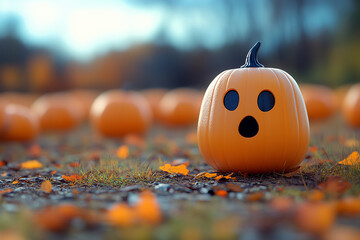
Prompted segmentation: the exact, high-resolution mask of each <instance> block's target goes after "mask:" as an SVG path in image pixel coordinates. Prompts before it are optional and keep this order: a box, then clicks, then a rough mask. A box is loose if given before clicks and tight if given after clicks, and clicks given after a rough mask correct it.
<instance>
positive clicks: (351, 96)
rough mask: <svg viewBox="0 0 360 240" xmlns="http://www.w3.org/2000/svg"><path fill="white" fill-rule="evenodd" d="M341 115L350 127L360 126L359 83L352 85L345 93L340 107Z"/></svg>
mask: <svg viewBox="0 0 360 240" xmlns="http://www.w3.org/2000/svg"><path fill="white" fill-rule="evenodd" d="M342 113H343V116H344V118H345V121H346V122H347V123H348V124H349V125H350V126H353V127H359V126H360V83H358V84H355V85H353V86H352V87H351V88H350V89H349V91H348V92H347V94H346V96H345V99H344V102H343V105H342Z"/></svg>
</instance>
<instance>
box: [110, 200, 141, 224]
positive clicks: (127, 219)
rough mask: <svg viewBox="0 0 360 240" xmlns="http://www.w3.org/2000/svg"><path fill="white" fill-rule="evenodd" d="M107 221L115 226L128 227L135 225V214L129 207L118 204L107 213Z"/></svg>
mask: <svg viewBox="0 0 360 240" xmlns="http://www.w3.org/2000/svg"><path fill="white" fill-rule="evenodd" d="M106 220H107V221H108V222H109V223H110V224H112V225H114V226H119V227H128V226H130V225H131V224H133V223H134V214H133V211H132V209H131V208H130V207H129V206H128V205H126V204H124V203H118V204H115V205H113V206H112V207H111V208H110V209H109V210H108V211H107V213H106Z"/></svg>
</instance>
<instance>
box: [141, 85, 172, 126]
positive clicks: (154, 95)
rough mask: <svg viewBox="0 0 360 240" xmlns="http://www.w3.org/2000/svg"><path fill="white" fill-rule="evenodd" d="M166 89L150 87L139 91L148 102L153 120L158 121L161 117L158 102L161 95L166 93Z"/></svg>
mask: <svg viewBox="0 0 360 240" xmlns="http://www.w3.org/2000/svg"><path fill="white" fill-rule="evenodd" d="M167 91H168V90H166V89H164V88H152V89H147V90H143V91H141V94H142V95H143V96H144V97H145V98H146V100H147V101H148V102H149V104H150V107H151V110H152V113H153V116H154V120H156V121H159V120H160V119H161V117H160V116H161V115H160V110H159V104H160V101H161V99H162V98H163V96H164V95H165V94H166V92H167Z"/></svg>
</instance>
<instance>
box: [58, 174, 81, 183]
mask: <svg viewBox="0 0 360 240" xmlns="http://www.w3.org/2000/svg"><path fill="white" fill-rule="evenodd" d="M61 177H62V178H63V179H64V180H65V181H68V182H75V181H76V180H79V179H81V178H82V176H80V175H77V174H73V175H71V176H66V175H62V176H61Z"/></svg>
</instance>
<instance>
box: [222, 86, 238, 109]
mask: <svg viewBox="0 0 360 240" xmlns="http://www.w3.org/2000/svg"><path fill="white" fill-rule="evenodd" d="M238 105H239V94H238V93H237V91H235V90H230V91H228V92H227V93H226V94H225V97H224V106H225V108H226V109H227V110H229V111H234V110H235V109H236V108H237V106H238Z"/></svg>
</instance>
